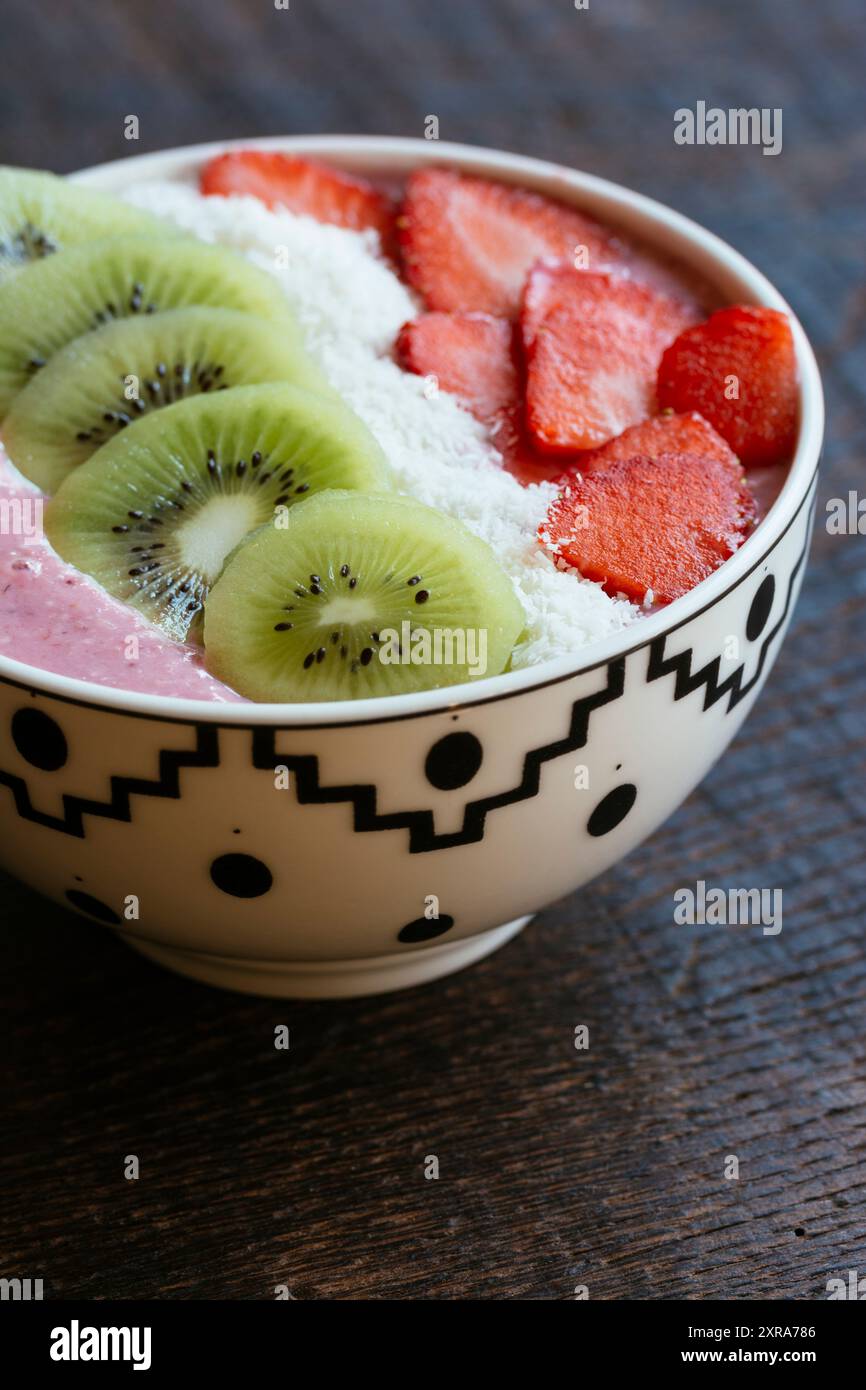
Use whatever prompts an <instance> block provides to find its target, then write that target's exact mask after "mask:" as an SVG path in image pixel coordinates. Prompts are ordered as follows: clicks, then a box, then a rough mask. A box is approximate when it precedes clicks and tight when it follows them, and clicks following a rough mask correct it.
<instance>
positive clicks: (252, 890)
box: [210, 854, 274, 898]
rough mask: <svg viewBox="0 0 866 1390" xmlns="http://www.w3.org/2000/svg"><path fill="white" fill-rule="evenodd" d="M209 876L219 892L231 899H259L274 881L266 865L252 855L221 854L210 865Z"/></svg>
mask: <svg viewBox="0 0 866 1390" xmlns="http://www.w3.org/2000/svg"><path fill="white" fill-rule="evenodd" d="M210 876H211V878H212V879H213V881H214V883H215V884H216V886H217V888H219V889H220V890H221V892H223V893H229V894H231V896H232V897H233V898H260V897H261V896H262V894H263V893H267V892H268V890H269V889H270V888H271V885H272V884H273V881H274V876H273V874H272V873H271V871H270V869H269V868H268V866H267V864H263V863H262V861H261V859H256V858H254V856H253V855H252V854H221V855H220V856H219V858H218V859H215V860H214V861H213V863H212V864H211V866H210Z"/></svg>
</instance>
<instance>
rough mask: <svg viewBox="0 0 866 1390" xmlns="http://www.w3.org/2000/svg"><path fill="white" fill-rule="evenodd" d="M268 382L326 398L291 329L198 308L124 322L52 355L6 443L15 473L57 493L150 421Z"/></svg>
mask: <svg viewBox="0 0 866 1390" xmlns="http://www.w3.org/2000/svg"><path fill="white" fill-rule="evenodd" d="M265 381H288V382H291V383H292V384H293V385H296V386H304V387H307V388H308V389H311V390H317V391H320V392H322V393H327V391H328V387H327V385H326V384H325V382H324V379H323V378H322V376H321V373H320V372H319V370H318V369H317V368H316V367H315V365H314V364H313V362H312V360H311V359H310V358H309V357H307V355H306V353H305V352H304V349H303V347H302V346H301V342H300V337H299V331H298V329H297V328H296V327H295V325H294V323H293V321H292V320H290V319H285V320H280V321H273V322H269V321H267V320H266V319H262V318H260V317H259V316H258V315H254V314H244V313H242V312H241V311H240V310H237V309H201V308H193V309H169V310H167V311H166V312H165V313H164V314H152V315H147V316H145V317H143V318H130V319H119V320H118V321H117V322H116V323H109V324H106V325H105V327H104V328H97V329H96V330H95V331H94V332H92V333H84V334H82V336H81V337H80V338H75V339H74V341H73V342H71V343H69V344H68V345H67V346H66V347H65V348H61V350H60V352H57V353H55V355H54V357H52V359H51V361H50V362H49V364H48V365H47V366H46V367H43V369H42V370H41V371H40V372H39V373H38V374H37V375H36V376H35V377H34V378H33V380H32V381H31V382H30V384H29V386H25V388H24V390H23V391H21V392H20V393H19V395H18V396H16V398H15V402H14V404H13V406H12V409H11V410H10V412H9V414H8V415H7V416H6V419H5V421H4V425H3V441H4V443H5V445H6V449H7V451H8V453H9V456H10V458H11V459H12V462H13V463H14V464H15V466H16V467H17V468H19V469H20V470H21V472H22V473H24V474H26V476H27V477H28V478H30V479H31V480H32V481H33V482H34V483H36V484H37V485H38V486H39V487H41V488H43V489H44V490H45V491H46V492H53V491H54V490H55V489H56V488H57V487H58V486H59V484H60V483H61V482H62V481H63V479H64V478H65V477H66V476H67V475H68V474H69V473H70V472H72V470H73V469H75V468H76V467H78V465H79V464H81V463H83V462H84V460H85V459H87V458H89V457H90V455H91V454H93V453H95V452H96V450H97V449H98V448H100V447H101V445H103V444H105V443H107V441H108V440H109V439H113V438H114V437H115V436H116V435H117V434H118V433H119V432H120V431H121V430H123V429H126V428H127V427H128V426H130V425H131V424H132V423H133V421H136V420H140V419H141V418H143V417H145V416H146V415H147V414H148V413H149V412H151V411H154V410H157V409H161V408H163V407H164V406H166V405H171V404H173V403H174V402H175V401H178V400H182V399H185V398H187V397H191V396H196V395H199V394H201V393H208V392H217V391H224V390H226V389H227V388H228V387H230V386H252V385H255V384H256V383H258V382H265Z"/></svg>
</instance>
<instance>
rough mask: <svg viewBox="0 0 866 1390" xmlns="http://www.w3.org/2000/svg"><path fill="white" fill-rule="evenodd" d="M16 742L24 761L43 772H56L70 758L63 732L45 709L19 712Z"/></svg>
mask: <svg viewBox="0 0 866 1390" xmlns="http://www.w3.org/2000/svg"><path fill="white" fill-rule="evenodd" d="M12 740H13V742H14V744H15V747H16V748H17V749H18V752H19V753H20V754H21V756H22V758H25V759H26V760H27V762H28V763H30V764H31V765H32V766H33V767H40V768H41V769H42V771H43V772H56V771H57V769H58V768H59V767H62V766H63V764H64V763H65V762H66V759H67V758H68V756H69V749H68V747H67V744H66V737H65V735H64V733H63V730H62V729H61V727H60V725H59V724H57V723H55V721H54V720H53V719H52V718H51V716H50V715H48V714H45V713H43V711H42V710H41V709H33V708H31V707H29V706H28V707H27V708H26V709H19V710H16V711H15V713H14V714H13V716H12Z"/></svg>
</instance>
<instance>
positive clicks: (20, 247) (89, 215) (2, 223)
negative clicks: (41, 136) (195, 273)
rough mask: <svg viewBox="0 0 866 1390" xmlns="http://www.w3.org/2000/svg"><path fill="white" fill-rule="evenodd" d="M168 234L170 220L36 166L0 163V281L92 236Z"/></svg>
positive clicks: (169, 231) (169, 233)
mask: <svg viewBox="0 0 866 1390" xmlns="http://www.w3.org/2000/svg"><path fill="white" fill-rule="evenodd" d="M136 234H138V235H141V236H159V235H163V236H171V235H173V234H174V229H173V228H172V226H171V224H170V223H167V222H163V221H162V220H161V219H160V218H158V217H153V216H152V215H151V214H150V213H148V212H141V211H139V209H137V208H133V207H130V206H129V205H128V204H126V203H122V202H120V200H119V199H117V198H111V197H109V196H108V195H107V194H105V193H97V192H95V191H94V190H93V189H90V188H82V187H79V186H78V185H77V184H74V183H69V182H68V181H67V180H66V179H62V178H58V177H57V175H56V174H46V173H43V172H42V171H40V170H37V169H12V168H10V167H9V166H8V165H0V281H3V280H5V279H6V278H7V277H8V276H10V275H14V274H15V273H16V272H17V271H19V270H20V269H21V268H22V266H26V265H29V264H30V263H31V262H33V261H38V260H42V258H43V257H45V256H50V255H51V254H52V253H53V252H55V251H60V250H62V249H63V248H65V247H67V246H75V245H78V244H79V243H80V242H85V241H92V240H93V239H94V238H96V237H110V236H134V235H136Z"/></svg>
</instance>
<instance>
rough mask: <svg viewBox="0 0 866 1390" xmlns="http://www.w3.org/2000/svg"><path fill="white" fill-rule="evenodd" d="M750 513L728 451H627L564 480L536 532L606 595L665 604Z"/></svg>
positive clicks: (710, 565)
mask: <svg viewBox="0 0 866 1390" xmlns="http://www.w3.org/2000/svg"><path fill="white" fill-rule="evenodd" d="M753 519H754V503H753V500H752V497H751V494H750V493H749V491H748V488H747V487H746V485H745V481H744V478H743V472H742V469H741V468H740V466H739V464H738V463H737V461H736V459H734V460H733V461H732V460H731V459H730V458H716V457H709V456H707V455H705V454H704V455H701V454H693V453H667V454H664V453H663V454H659V455H658V456H657V457H655V458H650V457H648V456H647V455H646V454H635V455H633V456H632V457H631V458H614V459H612V460H611V461H610V462H609V463H608V464H607V465H606V466H605V467H603V468H593V469H590V471H589V472H587V473H585V474H583V475H581V474H576V475H574V476H573V477H571V478H569V479H568V480H567V482H566V483H565V485H564V486H563V489H562V491H561V493H560V494H559V497H558V498H557V499H556V501H554V502H553V503H552V505H551V507H550V510H549V511H548V514H547V519H546V520H545V521H544V522H543V523H542V525H541V527H540V528H539V532H538V535H539V540H540V541H541V543H542V545H543V546H544V547H545V549H547V550H548V551H549V552H550V553H551V554H552V555H553V557H554V558H555V559H556V560H563V561H565V562H566V563H567V564H569V565H571V566H573V567H574V568H575V569H577V570H579V571H580V573H581V574H582V575H583V576H584V577H585V578H586V579H592V580H595V581H596V582H597V583H600V584H602V585H603V587H604V589H605V591H606V592H607V593H609V594H611V595H612V596H616V595H618V594H625V595H626V597H628V598H630V599H632V601H633V602H635V603H644V602H648V603H655V604H666V603H671V602H673V600H674V599H676V598H680V597H681V596H682V595H683V594H685V593H688V591H689V589H692V588H694V586H695V585H696V584H700V582H701V580H702V579H706V578H707V576H708V575H710V574H712V573H713V571H714V570H716V569H718V567H719V565H721V564H722V563H723V562H724V561H725V560H727V559H728V557H729V556H730V555H732V554H733V553H734V551H735V550H736V549H737V547H738V546H740V545H741V544H742V542H743V541H744V540H745V538H746V535H747V534H748V532H749V530H750V529H751V526H752V524H753Z"/></svg>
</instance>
